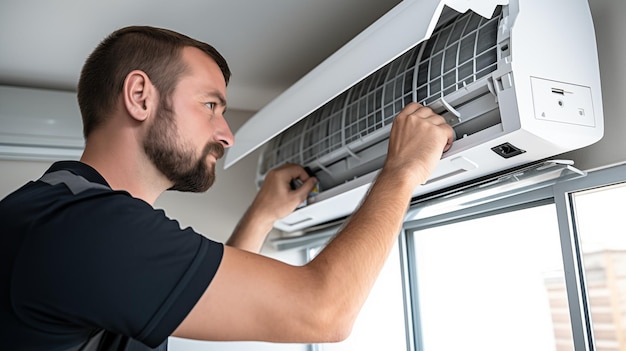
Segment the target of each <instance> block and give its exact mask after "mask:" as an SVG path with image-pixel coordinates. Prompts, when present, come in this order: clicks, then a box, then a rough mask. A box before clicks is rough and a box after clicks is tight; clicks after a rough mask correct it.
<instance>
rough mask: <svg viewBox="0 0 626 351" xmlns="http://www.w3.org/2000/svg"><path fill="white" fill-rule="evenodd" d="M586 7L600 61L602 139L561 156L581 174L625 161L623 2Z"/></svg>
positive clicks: (600, 1)
mask: <svg viewBox="0 0 626 351" xmlns="http://www.w3.org/2000/svg"><path fill="white" fill-rule="evenodd" d="M589 6H590V8H591V14H592V16H593V21H594V27H595V29H596V39H597V45H598V56H599V60H600V79H601V82H602V101H603V107H604V121H605V126H604V137H603V138H602V140H600V141H599V142H597V143H596V144H594V145H591V146H588V147H586V148H584V149H580V150H576V151H572V152H570V153H566V154H563V155H562V156H561V158H566V159H572V160H574V162H575V166H576V167H577V168H579V169H583V170H589V169H593V168H598V167H601V166H606V165H610V164H615V163H620V162H625V161H626V151H625V150H626V135H625V133H626V117H625V113H626V40H624V38H625V37H626V21H624V16H626V1H623V0H618V1H607V0H590V1H589ZM557 15H558V14H555V16H557ZM555 45H558V43H555ZM581 69H584V67H581Z"/></svg>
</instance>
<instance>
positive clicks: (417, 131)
mask: <svg viewBox="0 0 626 351" xmlns="http://www.w3.org/2000/svg"><path fill="white" fill-rule="evenodd" d="M453 140H454V131H453V129H452V127H450V125H448V124H447V123H446V121H445V119H444V118H443V117H441V116H439V115H437V114H435V113H434V112H433V110H432V109H430V108H429V107H425V106H422V105H420V104H418V103H410V104H409V105H407V106H406V107H405V108H404V109H403V110H402V111H401V112H400V113H399V114H398V116H397V117H396V118H395V120H394V122H393V126H392V127H391V133H390V135H389V148H388V152H387V160H386V161H385V165H384V167H383V169H384V170H389V171H393V172H394V174H397V175H403V174H406V175H407V176H408V177H409V179H411V180H413V181H414V182H415V184H414V185H415V186H417V185H419V184H422V183H424V182H425V181H426V179H427V178H428V176H429V175H430V174H431V172H432V171H433V170H434V169H435V167H436V166H437V163H438V162H439V160H440V159H441V155H442V153H443V152H445V151H447V150H448V149H450V147H451V146H452V142H453Z"/></svg>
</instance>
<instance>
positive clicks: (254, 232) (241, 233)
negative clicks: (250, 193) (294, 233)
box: [226, 207, 274, 253]
mask: <svg viewBox="0 0 626 351" xmlns="http://www.w3.org/2000/svg"><path fill="white" fill-rule="evenodd" d="M273 225H274V220H273V219H271V218H268V217H264V216H258V215H255V213H254V209H253V208H252V207H250V208H248V210H247V211H246V213H245V214H244V216H243V217H242V218H241V220H240V221H239V223H238V224H237V226H236V227H235V230H234V231H233V233H232V234H231V236H230V238H229V239H228V241H226V245H228V246H232V247H236V248H238V249H241V250H246V251H250V252H255V253H258V252H259V251H261V247H262V246H263V242H265V237H266V236H267V234H268V233H269V232H270V230H272V227H273Z"/></svg>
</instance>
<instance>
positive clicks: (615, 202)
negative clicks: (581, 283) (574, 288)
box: [573, 183, 626, 351]
mask: <svg viewBox="0 0 626 351" xmlns="http://www.w3.org/2000/svg"><path fill="white" fill-rule="evenodd" d="M573 198H574V205H575V211H576V219H575V221H576V228H577V234H578V238H579V241H580V246H581V251H582V261H583V266H584V270H585V286H586V291H587V297H588V301H589V305H590V306H589V307H590V311H591V325H592V330H593V335H594V341H595V345H596V350H598V351H609V350H611V351H613V350H626V229H624V228H625V227H624V218H625V214H626V211H625V209H626V184H623V183H622V184H619V185H614V186H608V187H603V188H599V189H593V190H588V191H583V192H579V193H576V194H574V195H573Z"/></svg>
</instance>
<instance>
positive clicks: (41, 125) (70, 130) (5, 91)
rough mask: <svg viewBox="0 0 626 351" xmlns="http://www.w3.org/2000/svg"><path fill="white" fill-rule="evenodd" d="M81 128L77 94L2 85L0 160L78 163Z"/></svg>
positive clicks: (0, 89) (82, 143)
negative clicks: (69, 161)
mask: <svg viewBox="0 0 626 351" xmlns="http://www.w3.org/2000/svg"><path fill="white" fill-rule="evenodd" d="M81 127H82V123H81V117H80V111H79V109H78V105H77V104H76V93H71V92H64V91H53V90H43V89H32V88H21V87H11V86H0V159H10V160H34V161H44V160H45V161H56V160H66V159H74V160H77V159H79V158H80V155H81V154H82V151H83V148H84V146H85V142H84V140H83V133H82V128H81Z"/></svg>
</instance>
